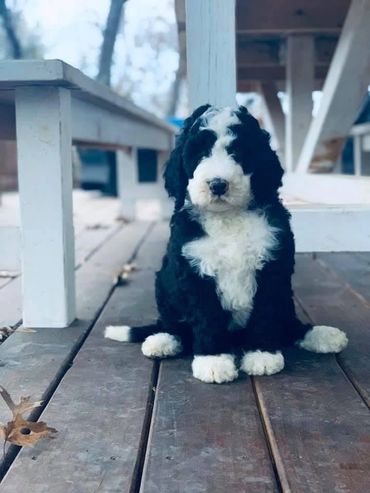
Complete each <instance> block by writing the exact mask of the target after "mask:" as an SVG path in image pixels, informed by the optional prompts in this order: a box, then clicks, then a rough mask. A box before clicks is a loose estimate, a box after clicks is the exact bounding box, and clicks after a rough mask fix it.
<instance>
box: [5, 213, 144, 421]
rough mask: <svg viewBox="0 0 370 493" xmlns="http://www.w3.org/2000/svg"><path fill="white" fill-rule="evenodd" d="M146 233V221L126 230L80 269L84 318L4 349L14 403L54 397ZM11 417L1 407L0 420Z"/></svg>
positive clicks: (17, 337) (16, 337)
mask: <svg viewBox="0 0 370 493" xmlns="http://www.w3.org/2000/svg"><path fill="white" fill-rule="evenodd" d="M146 229H147V224H144V223H141V224H140V223H136V224H132V225H130V226H127V228H124V230H123V231H122V232H120V233H119V234H117V235H116V236H115V237H114V238H112V239H111V241H109V243H107V244H105V245H104V246H103V247H102V248H101V250H99V251H98V252H97V253H96V254H95V255H93V256H92V257H91V259H90V260H89V262H87V263H85V264H84V265H83V266H82V267H81V268H80V269H79V270H78V271H77V276H76V277H77V287H78V293H79V296H78V307H77V309H78V317H79V318H78V320H76V321H75V322H74V323H73V324H72V325H71V326H70V327H68V328H65V329H62V330H61V329H52V328H47V329H36V332H34V333H22V332H20V333H18V332H15V333H14V334H13V335H12V336H11V337H9V338H8V339H7V340H6V341H5V342H4V343H3V344H2V345H1V346H0V361H1V375H2V382H3V384H4V385H5V386H6V388H7V390H8V391H9V392H10V393H11V394H12V395H13V396H14V399H18V398H19V397H20V396H21V395H32V396H33V397H35V398H36V399H37V400H38V399H48V398H49V397H50V395H51V393H52V392H53V391H54V388H55V386H56V385H57V384H58V383H59V381H60V378H61V377H62V376H63V374H64V372H65V370H66V368H67V367H68V365H69V364H70V362H71V361H72V359H73V357H74V355H75V353H76V351H78V349H79V346H80V344H81V343H82V341H83V340H84V337H85V336H86V334H87V333H88V331H89V329H90V328H91V325H92V323H93V321H94V320H95V318H96V316H97V315H98V314H99V311H100V310H101V307H102V305H103V303H104V302H105V300H106V299H107V296H108V295H109V293H110V291H111V289H112V286H113V279H114V277H115V276H116V275H117V273H118V272H119V270H120V269H121V267H122V264H123V263H124V262H126V261H127V260H128V259H129V258H130V257H131V256H132V254H133V252H134V251H135V248H136V246H137V245H138V243H139V241H140V240H141V238H142V237H143V235H144V234H145V231H146ZM12 284H13V283H12ZM4 290H5V289H2V290H1V291H0V293H1V292H2V291H4ZM7 418H8V413H7V411H6V409H5V408H4V407H2V408H1V409H0V422H6V420H7Z"/></svg>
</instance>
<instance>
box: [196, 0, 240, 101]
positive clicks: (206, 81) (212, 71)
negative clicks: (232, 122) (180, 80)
mask: <svg viewBox="0 0 370 493" xmlns="http://www.w3.org/2000/svg"><path fill="white" fill-rule="evenodd" d="M186 47H187V64H188V81H189V98H190V107H191V109H192V110H193V109H194V108H197V107H198V106H200V105H202V104H206V103H210V104H212V105H214V106H218V107H222V106H232V107H233V106H235V105H236V101H235V94H236V62H235V0H186Z"/></svg>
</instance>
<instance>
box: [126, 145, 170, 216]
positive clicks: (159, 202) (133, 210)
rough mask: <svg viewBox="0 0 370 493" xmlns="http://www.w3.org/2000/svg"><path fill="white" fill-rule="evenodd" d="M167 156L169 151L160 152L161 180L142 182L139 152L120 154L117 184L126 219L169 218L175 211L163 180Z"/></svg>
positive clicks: (159, 169)
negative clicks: (139, 168) (170, 213)
mask: <svg viewBox="0 0 370 493" xmlns="http://www.w3.org/2000/svg"><path fill="white" fill-rule="evenodd" d="M167 156H168V153H167V152H158V157H157V166H158V168H157V181H156V182H152V183H150V182H148V183H140V182H139V173H138V163H137V149H136V148H132V149H131V150H130V151H128V150H121V149H120V150H119V151H117V182H118V194H119V197H120V201H121V214H122V217H124V218H126V219H129V220H130V221H133V220H135V219H139V220H140V219H144V220H159V219H162V218H168V217H169V212H168V211H169V207H171V206H172V208H173V204H172V202H171V201H170V199H169V198H168V196H167V192H166V191H165V188H164V183H163V178H162V174H163V163H164V160H166V159H167Z"/></svg>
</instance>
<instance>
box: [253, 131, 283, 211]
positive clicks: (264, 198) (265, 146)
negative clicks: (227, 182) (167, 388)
mask: <svg viewBox="0 0 370 493" xmlns="http://www.w3.org/2000/svg"><path fill="white" fill-rule="evenodd" d="M256 157H257V163H256V167H255V170H254V172H253V173H252V176H251V185H252V188H253V194H254V197H255V200H256V201H257V202H259V203H269V202H270V201H271V200H273V199H274V198H276V196H277V191H278V189H279V188H280V187H281V185H282V181H281V179H282V177H283V174H284V171H283V168H282V166H281V164H280V161H279V158H278V157H277V155H276V152H275V151H273V150H272V149H271V146H270V134H269V133H268V132H266V131H265V130H261V147H260V151H259V152H258V154H257V156H256Z"/></svg>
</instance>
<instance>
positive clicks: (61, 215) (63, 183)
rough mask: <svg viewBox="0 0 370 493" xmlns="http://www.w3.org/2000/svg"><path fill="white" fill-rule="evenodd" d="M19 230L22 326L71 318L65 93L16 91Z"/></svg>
mask: <svg viewBox="0 0 370 493" xmlns="http://www.w3.org/2000/svg"><path fill="white" fill-rule="evenodd" d="M15 94H16V128H17V152H18V177H19V193H20V208H21V229H22V278H23V324H24V325H25V326H26V327H66V326H68V325H69V324H70V323H71V322H72V321H73V320H74V318H75V279H74V233H73V217H72V162H71V152H72V146H71V144H72V139H71V95H70V91H69V90H67V89H63V88H56V87H53V88H52V87H18V88H17V89H16V93H15Z"/></svg>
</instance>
